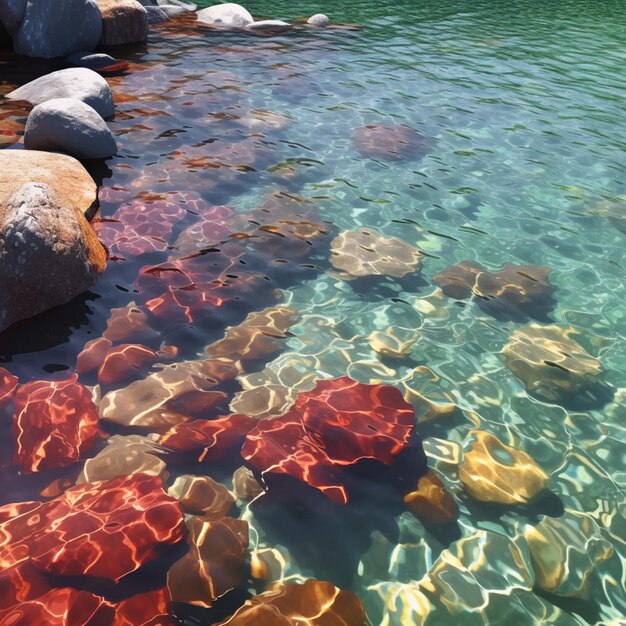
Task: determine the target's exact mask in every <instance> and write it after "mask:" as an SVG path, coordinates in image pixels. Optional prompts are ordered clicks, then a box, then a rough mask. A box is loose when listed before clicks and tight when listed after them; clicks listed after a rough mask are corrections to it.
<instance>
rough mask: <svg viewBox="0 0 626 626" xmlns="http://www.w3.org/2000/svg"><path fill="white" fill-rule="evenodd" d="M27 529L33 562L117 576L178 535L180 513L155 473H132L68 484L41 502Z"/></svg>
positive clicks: (55, 570)
mask: <svg viewBox="0 0 626 626" xmlns="http://www.w3.org/2000/svg"><path fill="white" fill-rule="evenodd" d="M41 516H42V521H43V524H42V526H41V528H40V530H39V532H35V533H34V534H33V535H31V539H30V542H29V551H30V556H31V558H32V560H33V563H34V564H35V565H36V567H37V568H39V569H41V570H43V571H45V572H48V573H50V574H59V575H63V576H94V577H97V578H106V579H109V580H113V581H115V582H117V581H118V580H120V578H122V577H123V576H126V575H127V574H129V573H130V572H134V571H135V570H136V569H138V568H139V567H141V565H143V564H144V563H147V562H148V561H151V560H152V559H154V558H156V557H157V556H158V554H159V548H161V547H163V546H164V545H169V544H174V543H177V542H178V541H180V540H181V539H182V538H183V529H184V519H183V513H182V511H181V509H180V506H179V504H178V502H177V501H176V500H174V499H173V498H170V497H169V496H168V495H167V494H166V493H165V491H163V487H162V483H161V480H160V478H157V477H153V476H147V475H145V474H135V475H133V476H120V477H119V478H115V479H113V480H109V481H104V482H99V483H85V484H84V485H77V486H75V487H70V488H69V489H68V490H67V491H66V492H65V493H63V494H62V495H61V496H59V497H58V498H56V499H55V500H52V501H51V502H48V503H46V504H44V505H43V511H42V514H41Z"/></svg>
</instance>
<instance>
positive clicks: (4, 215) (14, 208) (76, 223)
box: [0, 151, 106, 330]
mask: <svg viewBox="0 0 626 626" xmlns="http://www.w3.org/2000/svg"><path fill="white" fill-rule="evenodd" d="M11 152H13V151H11ZM0 162H1V161H0ZM105 266H106V259H105V252H104V249H103V248H102V246H101V245H100V243H99V242H98V240H97V238H96V236H95V233H94V232H93V229H92V228H91V226H90V225H89V223H88V222H87V220H86V219H85V218H84V216H83V215H82V213H79V212H78V211H75V210H74V209H73V207H72V206H71V205H67V204H65V203H64V202H63V200H62V198H61V197H59V196H58V195H57V194H56V192H55V191H54V189H53V188H52V187H50V186H48V185H46V184H44V183H27V184H25V185H24V186H23V187H21V188H20V189H18V190H17V191H16V192H15V193H14V194H13V195H12V196H11V197H10V198H8V201H7V202H6V204H5V203H3V202H2V200H1V199H0V330H3V329H4V328H6V327H8V326H10V325H11V324H13V323H14V322H16V321H18V320H21V319H25V318H28V317H32V316H33V315H36V314H38V313H41V312H42V311H45V310H47V309H49V308H52V307H53V306H56V305H59V304H65V303H66V302H69V301H70V300H72V299H73V298H75V297H76V296H78V295H79V294H81V293H83V292H84V291H86V290H87V289H88V288H89V287H91V285H93V283H94V282H95V281H96V279H97V278H98V276H99V275H100V274H102V272H103V271H104V269H105Z"/></svg>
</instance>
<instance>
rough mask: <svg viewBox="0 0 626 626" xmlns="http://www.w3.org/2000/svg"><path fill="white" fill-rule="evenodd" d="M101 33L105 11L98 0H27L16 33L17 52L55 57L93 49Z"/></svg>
mask: <svg viewBox="0 0 626 626" xmlns="http://www.w3.org/2000/svg"><path fill="white" fill-rule="evenodd" d="M101 36H102V14H101V13H100V9H99V8H98V5H97V4H96V2H95V0H54V1H51V0H28V2H27V4H26V11H25V12H24V19H23V20H22V23H21V24H20V26H19V28H18V29H17V31H16V32H15V35H14V37H13V48H14V50H15V52H17V54H23V55H26V56H29V57H42V58H44V59H53V58H55V57H64V56H67V55H68V54H70V53H72V52H76V51H77V50H93V49H94V48H95V47H96V46H97V45H98V43H99V42H100V37H101Z"/></svg>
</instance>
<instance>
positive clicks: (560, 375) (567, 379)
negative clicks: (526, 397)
mask: <svg viewBox="0 0 626 626" xmlns="http://www.w3.org/2000/svg"><path fill="white" fill-rule="evenodd" d="M576 334H578V333H577V331H576V330H575V329H574V328H572V327H563V326H540V325H539V324H530V325H529V326H526V327H524V328H520V329H518V330H516V331H514V332H513V333H512V334H511V337H510V338H509V342H508V343H507V344H506V345H505V346H504V348H503V349H502V354H503V355H504V360H505V363H506V366H507V367H508V368H509V369H510V370H511V371H512V372H513V374H515V376H517V377H518V378H519V379H520V380H521V381H522V382H523V383H524V385H525V386H526V388H527V389H528V391H529V392H531V393H533V394H535V395H537V396H539V397H541V398H544V399H546V400H548V401H554V400H559V399H562V398H564V397H567V396H568V395H570V394H573V393H576V392H579V391H583V390H584V389H585V388H587V387H588V386H589V385H591V384H592V383H593V382H595V381H596V379H597V377H598V376H599V375H600V374H601V372H602V365H601V364H600V361H599V360H598V359H596V358H595V357H593V356H591V355H590V354H589V353H588V352H587V351H586V350H585V349H584V348H583V347H582V346H581V345H580V344H579V343H578V342H576V341H575V340H574V339H573V338H572V336H573V335H576Z"/></svg>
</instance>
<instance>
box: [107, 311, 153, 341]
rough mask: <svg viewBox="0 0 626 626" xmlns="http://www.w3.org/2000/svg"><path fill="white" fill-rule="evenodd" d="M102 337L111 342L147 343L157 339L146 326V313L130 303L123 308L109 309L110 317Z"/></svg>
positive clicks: (148, 326) (147, 325)
mask: <svg viewBox="0 0 626 626" xmlns="http://www.w3.org/2000/svg"><path fill="white" fill-rule="evenodd" d="M102 336H103V337H104V338H106V339H109V340H110V341H113V342H117V341H128V340H130V339H132V340H133V341H140V342H147V341H150V340H152V339H157V338H158V337H159V333H158V332H157V331H155V330H153V329H152V328H151V327H150V325H149V324H148V315H147V314H146V312H145V311H143V310H142V309H140V308H139V307H138V306H135V305H134V304H132V303H131V304H128V305H126V306H124V307H120V308H117V309H111V315H110V316H109V319H108V321H107V327H106V329H105V331H104V332H103V333H102Z"/></svg>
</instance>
